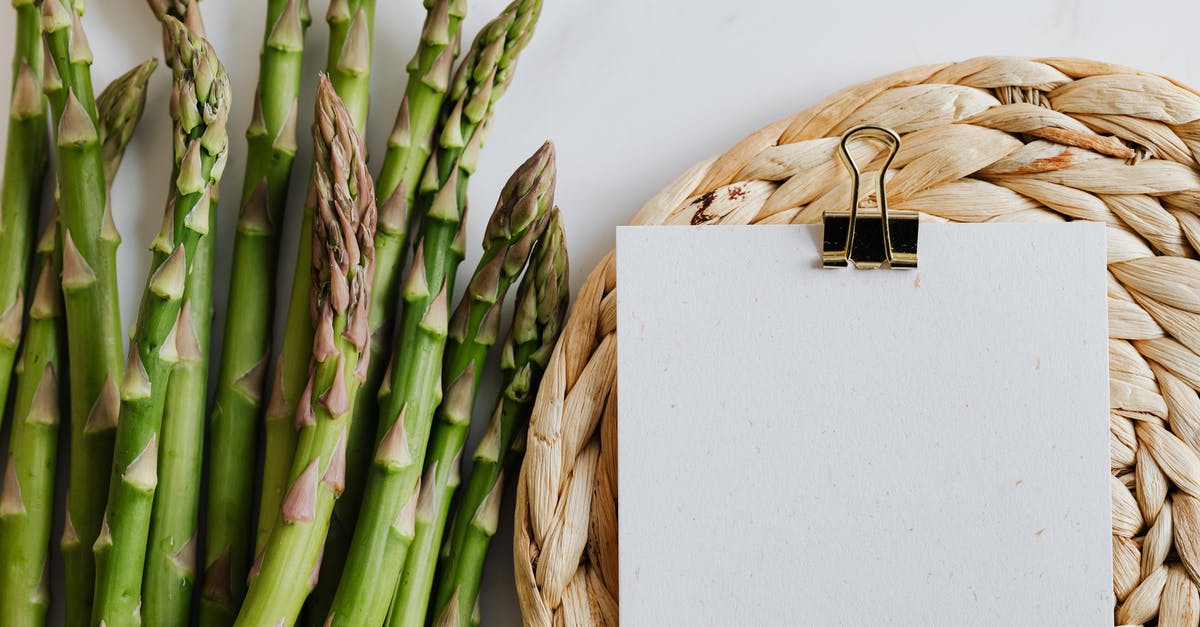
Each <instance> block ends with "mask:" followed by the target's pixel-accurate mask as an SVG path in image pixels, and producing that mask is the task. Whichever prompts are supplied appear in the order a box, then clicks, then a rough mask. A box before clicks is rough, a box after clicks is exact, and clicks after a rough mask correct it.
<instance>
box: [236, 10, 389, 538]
mask: <svg viewBox="0 0 1200 627" xmlns="http://www.w3.org/2000/svg"><path fill="white" fill-rule="evenodd" d="M325 19H326V21H327V22H328V23H329V55H328V58H327V61H326V72H327V73H328V74H329V80H330V82H331V83H332V84H333V89H334V91H335V92H337V95H338V97H339V98H341V100H342V102H343V103H345V107H346V111H347V112H348V113H349V115H350V119H351V120H353V121H354V128H355V129H357V130H358V132H359V133H360V134H361V133H363V132H364V130H365V124H366V120H367V100H368V98H369V95H370V69H371V41H372V37H373V29H374V24H375V0H333V1H332V2H330V4H329V11H328V13H326V16H325ZM312 219H313V218H312V213H311V212H310V211H308V210H306V211H305V212H304V218H303V221H302V223H301V225H300V248H299V249H298V251H297V253H296V273H295V275H294V277H293V279H292V294H291V298H290V300H289V303H288V315H287V323H286V327H285V328H284V336H283V347H282V348H281V349H280V351H279V359H278V360H277V363H276V366H275V384H274V388H273V389H272V391H271V400H270V403H268V405H267V409H266V416H265V421H264V426H263V432H264V438H265V440H266V442H265V445H264V447H263V476H262V499H261V502H260V503H259V513H258V541H257V544H256V546H257V548H258V549H260V550H261V549H262V546H263V544H264V543H265V542H266V539H267V536H268V535H269V534H270V532H271V527H273V526H274V524H275V518H276V512H278V511H279V504H280V502H281V501H282V499H283V495H284V490H285V489H286V488H287V485H288V478H289V477H288V470H289V468H290V467H291V462H292V457H293V455H294V454H295V452H296V437H297V434H296V431H295V429H294V428H293V427H292V417H293V416H294V415H295V413H296V408H297V407H298V406H299V404H300V394H301V392H302V390H303V389H304V385H305V382H306V381H307V380H308V362H309V359H308V358H309V356H310V352H311V350H312V340H313V320H312V316H313V313H312V312H311V311H310V307H311V305H310V303H309V292H310V291H311V287H312V286H311V284H310V283H309V276H308V272H307V271H306V270H305V269H306V268H308V267H309V266H311V265H312V250H313V244H312ZM258 287H259V289H262V288H263V287H265V286H258Z"/></svg>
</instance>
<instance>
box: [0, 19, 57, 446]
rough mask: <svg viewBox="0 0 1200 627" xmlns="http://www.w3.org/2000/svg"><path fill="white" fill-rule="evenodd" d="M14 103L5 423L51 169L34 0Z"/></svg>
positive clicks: (2, 383)
mask: <svg viewBox="0 0 1200 627" xmlns="http://www.w3.org/2000/svg"><path fill="white" fill-rule="evenodd" d="M13 8H14V9H15V10H16V12H17V20H16V22H17V29H16V30H17V32H16V38H15V41H14V47H13V84H12V106H11V107H10V108H9V111H8V138H7V140H6V145H5V155H6V156H5V159H4V180H3V183H2V191H0V425H3V424H4V414H3V408H4V407H5V406H7V403H8V388H9V385H10V383H11V380H12V379H11V377H12V369H13V361H14V360H15V359H16V356H17V347H18V344H19V343H20V340H21V327H22V324H23V319H24V316H25V276H26V274H27V273H28V270H29V256H30V252H31V250H32V248H33V232H34V230H35V229H36V228H37V213H38V209H39V208H40V207H41V204H42V179H43V178H44V177H45V175H46V152H47V143H48V137H47V131H46V105H45V103H43V102H42V94H41V91H42V90H41V78H40V76H41V73H42V50H41V48H42V39H41V34H42V18H41V14H40V12H39V11H38V8H37V6H36V5H35V4H34V2H33V0H17V1H15V2H13Z"/></svg>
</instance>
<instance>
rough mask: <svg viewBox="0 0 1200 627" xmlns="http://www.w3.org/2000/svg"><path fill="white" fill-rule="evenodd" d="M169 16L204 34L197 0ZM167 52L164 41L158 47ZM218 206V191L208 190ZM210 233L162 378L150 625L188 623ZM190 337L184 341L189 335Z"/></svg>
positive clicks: (212, 220)
mask: <svg viewBox="0 0 1200 627" xmlns="http://www.w3.org/2000/svg"><path fill="white" fill-rule="evenodd" d="M150 4H151V8H153V9H154V11H155V14H156V15H157V16H158V18H159V20H162V19H163V17H164V16H165V15H170V16H171V17H174V18H176V19H178V20H180V21H181V22H183V23H184V25H186V26H187V28H188V31H189V32H191V33H193V34H194V35H197V36H200V37H203V36H204V24H203V21H202V20H201V17H200V10H199V7H198V5H197V2H196V0H188V1H187V2H186V3H177V4H175V5H172V6H170V7H168V8H167V10H166V12H165V14H159V7H158V6H155V2H153V1H152V2H151V3H150ZM164 50H165V52H166V53H167V54H170V46H169V45H168V46H167V47H166V48H165V49H164ZM210 200H211V202H212V206H214V207H215V206H217V204H218V202H217V189H216V188H215V187H214V188H213V190H212V192H211V193H210ZM216 217H217V216H216V212H215V211H210V212H209V215H208V219H209V233H215V232H216V231H215V229H216ZM212 262H213V238H212V237H202V238H200V241H199V242H197V244H196V249H195V253H194V254H193V260H192V264H191V265H192V267H191V271H190V272H189V273H188V276H187V281H186V282H185V286H184V295H183V306H182V307H181V311H180V316H181V317H190V318H191V322H192V325H191V330H192V331H193V332H194V334H195V341H194V344H193V347H194V348H195V349H196V350H192V351H186V353H183V352H181V353H180V359H179V361H178V362H177V363H176V364H175V365H174V367H173V368H172V370H171V373H170V374H169V375H168V379H167V398H166V401H165V402H164V404H163V414H162V428H161V431H160V437H159V443H158V458H159V466H158V477H159V479H158V487H157V489H156V490H155V493H154V504H153V507H152V508H151V514H150V539H149V543H148V546H147V548H146V566H145V579H144V581H143V583H142V608H141V614H142V620H143V622H145V623H147V624H151V625H187V624H188V617H189V616H190V612H191V597H192V595H191V592H192V586H193V582H194V580H195V571H196V564H195V562H196V537H195V536H196V514H197V510H198V508H199V498H200V472H201V456H202V453H203V448H202V447H200V446H197V443H198V442H203V441H204V419H205V416H206V413H205V407H206V401H207V392H208V390H207V384H208V351H209V348H208V345H209V342H208V336H209V330H210V327H211V321H212ZM189 341H190V340H189Z"/></svg>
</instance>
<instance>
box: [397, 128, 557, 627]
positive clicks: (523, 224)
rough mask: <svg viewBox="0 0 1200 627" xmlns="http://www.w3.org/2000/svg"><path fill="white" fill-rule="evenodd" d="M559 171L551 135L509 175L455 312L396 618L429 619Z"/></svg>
mask: <svg viewBox="0 0 1200 627" xmlns="http://www.w3.org/2000/svg"><path fill="white" fill-rule="evenodd" d="M554 173H555V167H554V146H553V144H550V143H549V142H547V143H545V144H543V145H542V147H541V148H540V149H539V150H538V151H537V152H536V153H534V155H533V156H532V157H530V158H529V159H528V160H527V161H526V162H525V163H523V164H521V167H520V168H518V169H517V171H516V172H514V173H513V175H512V177H511V178H509V179H508V183H507V184H506V185H505V186H504V190H503V191H502V192H501V193H500V200H499V201H498V202H497V204H496V210H495V212H494V213H493V214H492V217H491V219H490V220H489V221H488V226H487V230H486V231H485V234H484V255H483V258H482V259H480V261H479V265H478V266H477V267H476V268H475V274H474V275H473V276H472V277H471V282H470V284H468V285H467V292H466V295H465V297H464V298H463V300H462V302H461V303H459V305H458V308H457V309H456V310H455V312H454V315H453V316H452V317H451V319H450V330H449V335H448V338H447V341H446V354H445V359H444V362H443V366H442V381H447V382H449V387H448V388H447V392H446V398H445V399H444V400H443V401H442V404H441V406H440V407H438V411H437V417H436V418H437V420H436V422H435V423H434V427H433V432H432V433H431V434H430V437H429V449H428V452H427V453H426V455H425V473H424V476H423V477H422V479H421V494H420V498H419V500H418V501H417V511H416V533H415V535H414V537H413V541H412V545H411V546H410V547H409V549H408V557H407V558H406V559H405V562H404V570H403V572H402V574H401V576H400V587H399V588H398V589H397V590H396V596H395V598H394V599H393V600H392V610H391V613H390V614H389V616H388V624H389V625H396V626H401V625H422V624H424V620H425V612H426V610H428V606H429V595H430V592H431V591H432V589H433V575H434V569H435V567H436V566H437V555H438V548H439V547H440V546H441V540H442V534H443V531H444V529H445V526H446V516H447V515H448V513H449V511H450V501H451V499H453V498H454V492H455V490H456V489H457V488H458V485H459V482H460V466H461V465H462V464H461V460H462V452H463V445H464V444H465V443H466V440H467V431H468V430H469V429H470V425H471V414H472V413H473V412H474V409H475V396H476V393H477V392H478V390H479V380H480V378H482V375H483V367H484V361H485V360H486V359H487V356H488V352H489V351H490V350H491V348H492V346H493V345H495V343H496V340H497V339H498V336H499V335H500V310H501V308H503V306H504V296H505V294H507V293H508V288H509V286H511V285H512V283H513V282H514V281H516V279H517V277H518V276H520V274H521V272H522V271H523V270H524V269H525V263H526V262H527V261H528V260H529V253H530V252H531V251H532V250H533V243H534V242H535V241H536V240H537V238H538V237H540V236H541V234H542V231H543V229H544V228H545V221H544V220H543V219H542V217H543V215H544V214H545V212H546V211H548V210H549V209H550V207H551V206H553V204H554Z"/></svg>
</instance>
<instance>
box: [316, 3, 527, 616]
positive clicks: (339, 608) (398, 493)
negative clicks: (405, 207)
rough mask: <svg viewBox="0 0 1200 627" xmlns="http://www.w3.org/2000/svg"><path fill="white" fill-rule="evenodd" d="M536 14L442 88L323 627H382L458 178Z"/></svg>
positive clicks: (499, 21) (450, 266) (403, 545)
mask: <svg viewBox="0 0 1200 627" xmlns="http://www.w3.org/2000/svg"><path fill="white" fill-rule="evenodd" d="M540 10H541V1H540V0H517V1H516V2H514V3H513V4H510V5H509V6H508V7H507V8H506V9H505V10H504V11H503V12H502V13H501V14H500V16H498V17H497V18H495V19H494V20H492V21H491V22H489V23H488V24H487V25H486V26H484V28H483V30H482V31H480V34H479V35H478V36H477V37H476V39H475V42H474V43H473V44H472V47H471V50H470V53H469V56H468V58H467V59H466V60H465V61H464V63H463V64H462V66H461V67H459V69H458V72H457V74H456V75H455V78H454V81H453V83H452V85H451V88H450V92H449V97H450V99H449V100H448V102H447V103H446V107H444V110H443V111H444V112H443V121H442V130H441V133H440V136H439V138H438V148H437V151H436V153H435V156H434V157H433V158H431V160H430V162H429V165H428V166H427V167H426V169H425V175H424V176H423V179H422V182H421V186H420V189H419V192H420V193H421V194H422V200H421V202H422V203H423V205H422V206H423V207H425V208H427V209H426V211H425V212H424V219H423V223H422V227H421V237H420V243H419V244H418V246H417V250H416V252H415V253H414V257H413V264H412V268H411V269H410V271H409V275H408V279H407V280H406V284H405V286H404V289H403V290H402V292H403V294H402V298H403V300H404V304H403V313H402V314H400V316H399V325H398V326H397V328H396V333H395V338H394V340H393V345H394V347H393V352H392V364H391V368H390V370H391V374H390V377H386V379H387V381H386V382H385V384H384V389H386V390H388V393H387V396H386V400H385V402H384V403H383V406H382V407H381V409H380V413H379V415H380V422H379V427H378V431H379V436H378V437H379V440H378V441H379V447H378V450H377V451H376V453H375V455H374V456H373V460H372V464H371V467H370V470H369V472H368V476H367V482H366V488H365V492H364V499H363V503H362V507H361V510H360V512H359V521H358V524H357V525H356V527H355V530H354V538H353V540H352V541H351V545H350V552H349V554H348V556H347V561H346V565H345V568H344V571H343V575H342V579H341V581H340V582H339V583H338V590H337V593H336V594H335V596H334V601H333V606H332V608H331V610H330V614H329V620H330V622H331V624H334V625H353V626H360V625H381V624H383V621H384V619H385V617H386V614H387V611H388V607H389V606H390V604H391V598H392V596H393V593H394V592H395V590H396V583H397V582H398V580H399V576H400V569H401V567H402V565H403V563H404V558H405V553H406V551H407V549H408V544H409V542H411V540H412V536H413V532H414V529H413V525H414V524H415V521H414V519H413V515H414V512H415V508H416V501H417V498H416V493H417V481H418V479H419V476H420V472H421V467H422V463H423V460H424V457H425V445H426V441H427V439H428V437H429V430H430V426H431V423H432V420H433V412H434V409H435V408H436V407H437V405H438V403H439V402H440V401H441V394H442V389H441V383H440V381H439V379H440V377H441V366H442V354H443V350H444V348H445V341H446V332H447V322H448V320H447V318H448V317H449V312H448V310H447V309H448V308H447V299H448V297H449V294H451V293H452V292H453V283H454V273H455V270H456V269H457V267H458V264H459V262H461V261H462V258H463V243H462V236H461V229H462V227H463V225H464V220H463V218H464V213H465V210H466V187H467V179H468V178H469V176H470V174H471V172H473V171H474V170H475V165H476V161H477V159H478V155H479V149H480V147H481V145H482V143H483V140H484V136H485V135H486V129H487V125H488V120H489V118H490V115H491V111H492V105H493V103H494V102H495V101H496V99H497V98H499V96H500V95H501V94H502V93H503V91H504V89H505V88H506V87H507V85H508V83H509V81H510V80H511V79H512V72H513V70H514V63H515V61H516V59H517V57H518V55H519V54H520V52H521V51H522V50H523V49H524V47H525V44H526V43H527V42H528V40H529V37H530V36H531V34H532V30H533V25H534V23H535V22H536V19H537V16H538V14H539V13H540Z"/></svg>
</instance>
